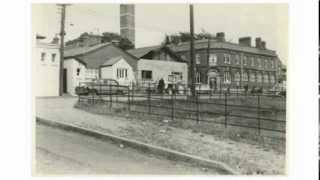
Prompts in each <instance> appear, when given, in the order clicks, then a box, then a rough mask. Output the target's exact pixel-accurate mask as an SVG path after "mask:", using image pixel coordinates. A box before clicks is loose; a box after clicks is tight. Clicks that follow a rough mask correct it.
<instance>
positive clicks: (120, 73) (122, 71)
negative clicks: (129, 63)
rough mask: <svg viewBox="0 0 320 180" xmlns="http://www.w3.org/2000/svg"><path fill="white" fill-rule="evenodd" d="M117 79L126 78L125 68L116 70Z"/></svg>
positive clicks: (126, 71)
mask: <svg viewBox="0 0 320 180" xmlns="http://www.w3.org/2000/svg"><path fill="white" fill-rule="evenodd" d="M117 78H118V79H120V78H128V70H127V69H125V68H118V69H117Z"/></svg>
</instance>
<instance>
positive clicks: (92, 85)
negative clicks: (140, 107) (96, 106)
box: [75, 79, 128, 95]
mask: <svg viewBox="0 0 320 180" xmlns="http://www.w3.org/2000/svg"><path fill="white" fill-rule="evenodd" d="M75 91H76V94H77V95H89V94H95V95H110V94H113V95H116V94H125V93H126V92H127V91H128V87H127V86H121V85H119V82H118V81H116V80H114V79H96V80H93V81H92V82H84V83H80V85H79V86H77V87H76V88H75Z"/></svg>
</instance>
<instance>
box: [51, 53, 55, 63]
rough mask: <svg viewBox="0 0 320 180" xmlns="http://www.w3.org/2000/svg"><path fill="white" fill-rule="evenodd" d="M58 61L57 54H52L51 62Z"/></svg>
mask: <svg viewBox="0 0 320 180" xmlns="http://www.w3.org/2000/svg"><path fill="white" fill-rule="evenodd" d="M55 60H56V53H53V54H51V61H52V62H54V61H55Z"/></svg>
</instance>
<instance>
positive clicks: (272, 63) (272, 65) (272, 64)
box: [270, 60, 274, 68]
mask: <svg viewBox="0 0 320 180" xmlns="http://www.w3.org/2000/svg"><path fill="white" fill-rule="evenodd" d="M270 62H271V68H274V62H273V60H270Z"/></svg>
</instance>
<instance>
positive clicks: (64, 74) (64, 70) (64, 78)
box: [63, 68, 67, 93]
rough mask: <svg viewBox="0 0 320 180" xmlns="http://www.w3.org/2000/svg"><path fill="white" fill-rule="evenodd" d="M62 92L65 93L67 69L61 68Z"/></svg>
mask: <svg viewBox="0 0 320 180" xmlns="http://www.w3.org/2000/svg"><path fill="white" fill-rule="evenodd" d="M63 93H67V69H66V68H64V69H63Z"/></svg>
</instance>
